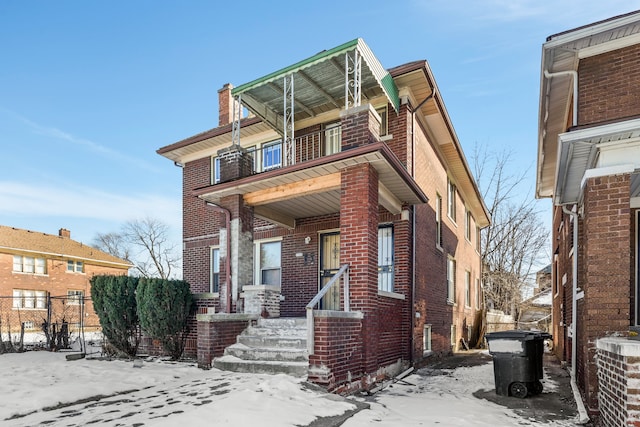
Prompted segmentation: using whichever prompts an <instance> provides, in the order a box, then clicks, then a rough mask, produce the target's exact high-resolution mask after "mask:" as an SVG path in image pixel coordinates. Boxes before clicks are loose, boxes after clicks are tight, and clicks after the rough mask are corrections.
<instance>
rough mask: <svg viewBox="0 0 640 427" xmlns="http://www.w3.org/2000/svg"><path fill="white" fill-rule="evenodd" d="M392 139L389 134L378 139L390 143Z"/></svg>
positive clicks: (391, 135)
mask: <svg viewBox="0 0 640 427" xmlns="http://www.w3.org/2000/svg"><path fill="white" fill-rule="evenodd" d="M392 139H393V134H391V133H388V134H386V135H384V136H381V137H380V141H391V140H392Z"/></svg>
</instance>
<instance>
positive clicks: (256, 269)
mask: <svg viewBox="0 0 640 427" xmlns="http://www.w3.org/2000/svg"><path fill="white" fill-rule="evenodd" d="M275 242H280V243H282V237H269V238H267V239H260V240H254V241H253V283H254V285H253V286H266V285H263V284H262V283H261V282H262V268H261V266H260V246H261V245H262V244H263V243H275ZM280 286H282V245H280ZM245 287H246V286H243V287H242V289H244V288H245Z"/></svg>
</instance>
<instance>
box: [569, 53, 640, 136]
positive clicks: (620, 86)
mask: <svg viewBox="0 0 640 427" xmlns="http://www.w3.org/2000/svg"><path fill="white" fill-rule="evenodd" d="M578 76H579V79H578V81H579V87H578V124H580V125H587V124H595V123H602V122H607V121H610V120H615V119H620V118H625V117H634V116H638V115H640V97H638V96H637V91H636V88H637V87H638V85H640V45H635V46H629V47H625V48H622V49H618V50H614V51H612V52H607V53H603V54H601V55H597V56H592V57H589V58H584V59H582V60H580V65H579V66H578Z"/></svg>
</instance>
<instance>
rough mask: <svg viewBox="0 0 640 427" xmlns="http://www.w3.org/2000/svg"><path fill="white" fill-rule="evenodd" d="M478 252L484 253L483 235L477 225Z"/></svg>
mask: <svg viewBox="0 0 640 427" xmlns="http://www.w3.org/2000/svg"><path fill="white" fill-rule="evenodd" d="M476 251H478V253H480V252H482V234H481V231H480V227H478V226H477V225H476Z"/></svg>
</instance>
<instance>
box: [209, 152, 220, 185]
mask: <svg viewBox="0 0 640 427" xmlns="http://www.w3.org/2000/svg"><path fill="white" fill-rule="evenodd" d="M219 182H220V157H212V158H211V183H212V184H217V183H219Z"/></svg>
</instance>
